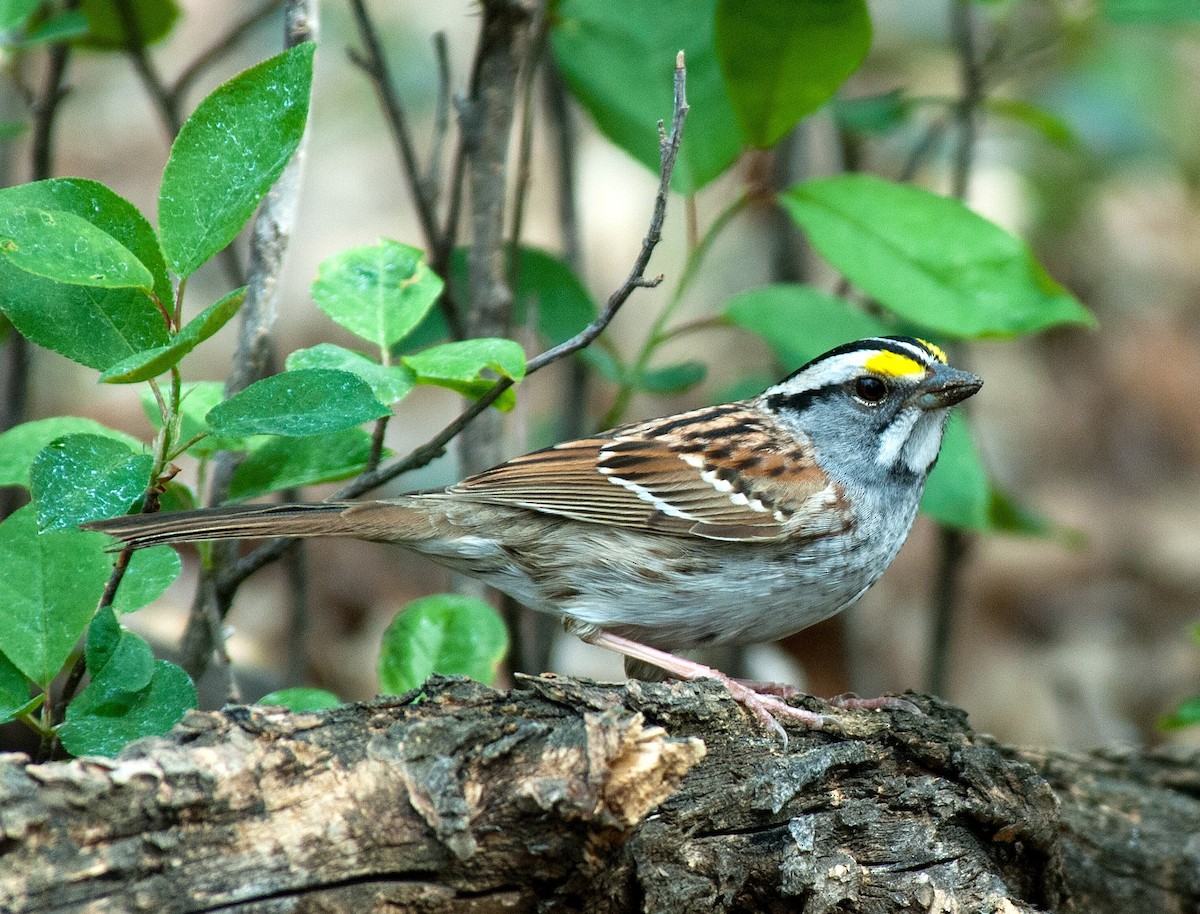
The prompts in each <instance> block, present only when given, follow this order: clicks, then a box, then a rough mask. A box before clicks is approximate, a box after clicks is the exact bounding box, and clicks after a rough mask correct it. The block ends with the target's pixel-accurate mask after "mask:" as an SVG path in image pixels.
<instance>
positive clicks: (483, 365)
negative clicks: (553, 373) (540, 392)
mask: <svg viewBox="0 0 1200 914" xmlns="http://www.w3.org/2000/svg"><path fill="white" fill-rule="evenodd" d="M404 364H406V365H407V366H408V367H409V368H411V369H412V370H413V371H415V372H416V373H417V380H418V382H420V383H436V382H438V381H472V380H474V379H475V378H477V377H479V374H480V372H483V371H486V370H491V371H494V372H496V374H499V375H503V376H504V377H506V378H512V379H513V380H514V381H519V380H521V378H523V377H525V350H523V349H522V348H521V346H520V344H519V343H516V342H514V341H513V340H505V339H494V338H480V339H474V340H460V341H458V342H454V343H443V344H442V345H441V346H431V347H430V348H429V349H425V350H422V351H421V352H418V353H414V354H413V355H407V356H405V357H404Z"/></svg>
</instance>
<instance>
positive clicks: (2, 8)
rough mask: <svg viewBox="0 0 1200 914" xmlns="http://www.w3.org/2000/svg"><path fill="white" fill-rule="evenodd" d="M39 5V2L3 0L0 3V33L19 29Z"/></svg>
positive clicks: (36, 0) (31, 0)
mask: <svg viewBox="0 0 1200 914" xmlns="http://www.w3.org/2000/svg"><path fill="white" fill-rule="evenodd" d="M41 5H42V4H41V0H3V2H0V32H11V31H14V30H15V29H19V28H21V26H23V25H25V23H26V22H28V21H29V17H30V16H32V15H33V14H34V13H36V12H37V9H38V7H39V6H41Z"/></svg>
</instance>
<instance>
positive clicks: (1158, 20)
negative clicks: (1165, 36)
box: [1103, 0, 1200, 25]
mask: <svg viewBox="0 0 1200 914" xmlns="http://www.w3.org/2000/svg"><path fill="white" fill-rule="evenodd" d="M1103 5H1104V18H1106V19H1107V20H1109V22H1116V23H1119V24H1123V25H1124V24H1130V23H1149V24H1152V25H1177V24H1179V23H1181V22H1196V21H1200V3H1196V2H1195V0H1104V4H1103Z"/></svg>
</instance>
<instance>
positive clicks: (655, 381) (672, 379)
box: [632, 361, 708, 395]
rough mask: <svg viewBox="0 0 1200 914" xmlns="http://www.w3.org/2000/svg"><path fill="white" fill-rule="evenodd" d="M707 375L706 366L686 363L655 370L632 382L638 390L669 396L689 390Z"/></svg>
mask: <svg viewBox="0 0 1200 914" xmlns="http://www.w3.org/2000/svg"><path fill="white" fill-rule="evenodd" d="M707 374H708V366H707V365H705V364H704V363H703V362H694V361H688V362H680V363H679V364H677V365H667V366H665V367H663V368H655V369H653V370H652V371H647V372H645V373H644V374H642V376H641V377H639V378H634V379H632V380H633V384H634V387H636V388H637V389H638V390H645V391H649V392H650V393H655V394H668V395H670V394H681V393H685V392H686V391H689V390H691V389H692V388H693V387H695V386H696V385H697V384H699V383H700V382H701V381H703V380H704V378H705V376H706V375H707Z"/></svg>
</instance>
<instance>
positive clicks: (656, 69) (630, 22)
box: [550, 0, 741, 193]
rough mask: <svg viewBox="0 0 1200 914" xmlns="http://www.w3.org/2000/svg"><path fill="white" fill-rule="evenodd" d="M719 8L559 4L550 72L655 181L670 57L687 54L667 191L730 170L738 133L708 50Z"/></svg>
mask: <svg viewBox="0 0 1200 914" xmlns="http://www.w3.org/2000/svg"><path fill="white" fill-rule="evenodd" d="M716 7H717V0H659V2H657V3H646V2H644V0H606V2H604V3H596V2H594V0H562V2H560V3H559V4H558V6H557V8H556V15H555V17H554V19H553V23H552V26H551V29H550V45H551V48H552V49H553V52H554V58H555V62H556V63H557V64H558V67H559V69H560V70H561V71H562V74H563V77H564V78H565V80H566V82H567V85H568V86H569V87H570V89H571V92H572V93H573V94H574V95H575V97H576V98H577V99H578V100H579V102H580V104H582V105H583V107H584V108H585V109H586V110H587V112H588V113H589V114H590V115H591V116H592V118H593V119H594V120H595V121H596V125H597V126H598V127H599V128H600V131H601V132H602V133H603V134H604V135H605V136H607V137H608V138H609V139H610V140H612V141H613V142H614V143H616V144H617V145H618V146H620V147H621V148H622V149H624V150H625V151H626V152H628V153H629V154H630V155H631V156H633V157H634V158H635V159H637V160H638V161H639V162H641V163H642V164H643V165H645V166H646V167H647V168H649V169H650V170H651V171H652V172H654V173H655V174H657V173H658V171H659V151H658V129H657V127H656V126H655V125H656V124H657V123H658V122H659V121H660V120H661V121H663V122H664V123H665V124H668V125H669V124H670V123H671V115H672V104H673V102H672V99H673V93H674V90H673V88H672V86H673V80H674V72H675V55H676V53H677V52H678V51H679V50H680V49H683V50H684V51H685V52H686V54H687V61H686V62H687V96H688V104H689V105H690V106H691V110H690V111H689V112H688V117H687V128H686V129H685V130H684V132H683V146H682V147H681V149H680V151H679V159H678V162H677V163H676V166H675V173H674V175H673V177H672V185H673V186H674V187H675V188H676V189H677V190H679V191H681V192H683V193H694V192H695V191H697V190H699V189H700V188H701V187H703V186H704V185H705V184H707V183H708V182H709V181H711V180H712V179H713V178H715V177H717V176H718V175H719V174H721V173H722V172H723V171H725V169H727V168H728V167H729V166H730V164H731V163H732V162H733V160H734V159H735V158H737V155H738V153H739V152H740V150H741V130H740V129H739V127H738V122H737V117H736V115H735V114H734V111H733V107H732V106H731V105H730V102H729V96H728V95H727V93H726V89H725V78H724V76H723V75H722V73H721V68H720V65H719V64H718V62H717V56H716V52H715V51H714V48H713V40H714V39H713V20H714V17H715V14H716Z"/></svg>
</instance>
